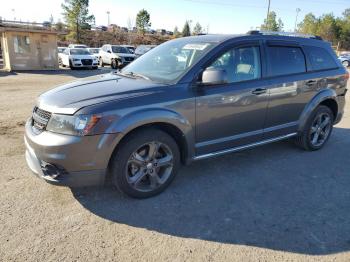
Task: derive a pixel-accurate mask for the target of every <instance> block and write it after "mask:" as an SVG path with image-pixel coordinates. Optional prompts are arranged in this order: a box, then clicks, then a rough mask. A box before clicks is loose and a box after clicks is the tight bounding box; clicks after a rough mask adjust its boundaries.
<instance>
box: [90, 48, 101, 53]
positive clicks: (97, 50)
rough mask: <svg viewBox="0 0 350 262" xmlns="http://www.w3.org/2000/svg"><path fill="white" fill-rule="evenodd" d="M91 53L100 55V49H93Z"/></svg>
mask: <svg viewBox="0 0 350 262" xmlns="http://www.w3.org/2000/svg"><path fill="white" fill-rule="evenodd" d="M89 51H90V53H92V54H98V53H99V51H100V49H98V48H92V49H89Z"/></svg>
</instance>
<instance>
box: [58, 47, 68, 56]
mask: <svg viewBox="0 0 350 262" xmlns="http://www.w3.org/2000/svg"><path fill="white" fill-rule="evenodd" d="M66 48H67V47H62V46H59V47H57V52H58V53H59V54H61V53H63V52H64V50H66Z"/></svg>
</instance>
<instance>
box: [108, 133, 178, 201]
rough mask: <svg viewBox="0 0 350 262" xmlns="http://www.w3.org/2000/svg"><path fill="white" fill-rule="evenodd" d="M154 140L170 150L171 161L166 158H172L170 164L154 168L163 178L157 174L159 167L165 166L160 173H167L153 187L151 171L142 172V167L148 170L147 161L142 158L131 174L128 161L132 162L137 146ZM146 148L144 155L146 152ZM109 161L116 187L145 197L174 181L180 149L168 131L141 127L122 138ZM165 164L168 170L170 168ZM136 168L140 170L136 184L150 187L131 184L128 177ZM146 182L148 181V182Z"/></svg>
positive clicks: (134, 195) (135, 196) (133, 195)
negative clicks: (146, 189)
mask: <svg viewBox="0 0 350 262" xmlns="http://www.w3.org/2000/svg"><path fill="white" fill-rule="evenodd" d="M154 142H155V143H158V144H161V145H162V146H166V147H167V149H168V150H170V151H169V152H171V154H172V155H171V157H172V158H171V161H169V162H171V164H170V166H167V167H161V166H160V165H159V167H158V171H155V172H154V173H153V175H156V176H157V179H162V178H163V177H161V176H159V175H158V174H161V171H162V170H165V172H166V173H163V174H166V175H165V177H164V182H162V183H159V184H157V187H156V188H153V186H152V183H151V180H153V179H151V178H152V174H146V175H145V172H146V171H145V170H148V169H147V168H148V165H146V162H141V163H143V164H141V165H140V167H139V168H136V169H137V170H136V172H135V173H134V174H131V170H130V165H133V164H130V163H131V161H133V159H134V158H133V156H135V152H138V151H137V150H138V149H140V148H143V146H147V145H148V143H154ZM159 148H161V147H159ZM157 150H159V149H157ZM149 151H150V150H149ZM149 151H148V153H146V154H145V155H148V154H149ZM157 152H158V151H157ZM137 156H140V155H137ZM166 157H167V155H166ZM135 159H136V158H135ZM161 159H162V158H161ZM111 161H112V162H111V174H112V182H113V184H114V185H115V186H116V187H117V189H118V190H119V191H120V192H122V193H124V194H126V195H128V196H130V197H134V198H148V197H152V196H155V195H157V194H159V193H161V192H162V191H164V190H165V189H166V188H167V187H168V186H169V185H170V183H171V182H172V181H173V179H174V178H175V176H176V173H177V171H178V169H179V166H180V152H179V148H178V145H177V143H176V142H175V140H174V139H173V138H172V137H171V136H170V135H168V134H167V133H165V132H163V131H161V130H158V129H155V128H149V129H142V130H139V131H136V132H134V133H131V134H130V135H128V137H126V138H125V139H124V140H123V141H122V142H121V144H120V145H119V146H118V149H117V150H116V151H115V152H114V154H113V157H112V160H111ZM138 161H139V160H138ZM148 164H149V163H148ZM151 166H152V165H151ZM155 166H156V165H155ZM132 168H134V166H132ZM152 168H153V167H152ZM156 168H157V167H154V170H156ZM168 168H169V169H171V170H170V171H169V169H168ZM139 172H140V173H142V175H141V177H142V178H140V179H137V181H139V182H135V184H136V183H137V184H141V183H143V184H144V185H145V186H146V187H147V186H148V187H149V188H150V189H149V190H148V191H145V190H140V189H137V188H136V186H135V185H132V183H130V181H129V180H130V179H132V178H133V177H134V176H136V175H137V174H138V173H139ZM159 177H160V178H159ZM157 181H160V180H157ZM148 183H149V185H147V184H148ZM141 185H142V184H141Z"/></svg>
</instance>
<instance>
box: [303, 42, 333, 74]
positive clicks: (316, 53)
mask: <svg viewBox="0 0 350 262" xmlns="http://www.w3.org/2000/svg"><path fill="white" fill-rule="evenodd" d="M305 50H306V52H307V53H308V56H309V59H310V63H311V66H312V69H313V70H322V69H330V68H336V67H337V64H336V63H335V61H334V59H333V58H332V56H331V55H330V54H329V53H328V52H327V51H326V50H325V49H323V48H320V47H313V46H312V47H311V46H306V47H305Z"/></svg>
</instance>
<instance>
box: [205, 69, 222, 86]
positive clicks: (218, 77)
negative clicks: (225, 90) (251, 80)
mask: <svg viewBox="0 0 350 262" xmlns="http://www.w3.org/2000/svg"><path fill="white" fill-rule="evenodd" d="M226 83H227V72H226V70H224V69H218V68H207V69H206V70H204V71H203V73H202V82H201V84H202V85H218V84H226Z"/></svg>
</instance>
